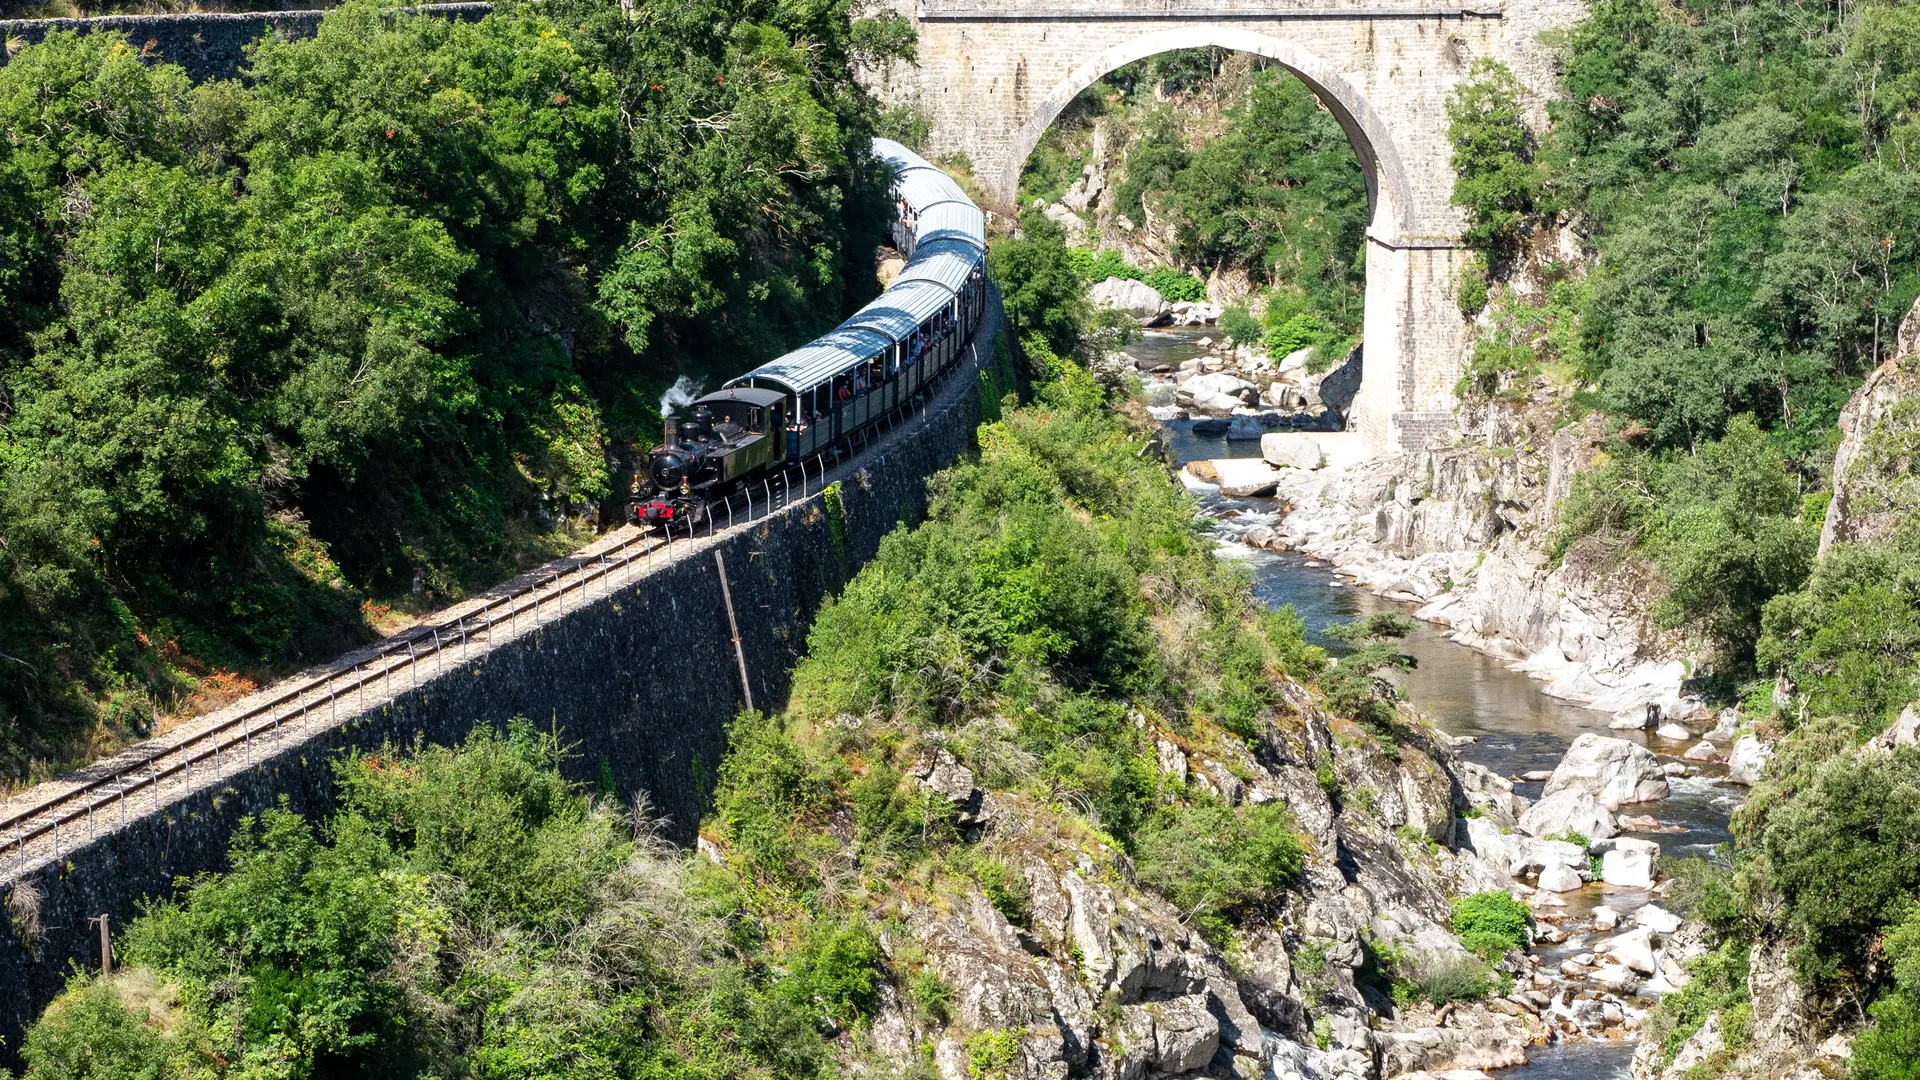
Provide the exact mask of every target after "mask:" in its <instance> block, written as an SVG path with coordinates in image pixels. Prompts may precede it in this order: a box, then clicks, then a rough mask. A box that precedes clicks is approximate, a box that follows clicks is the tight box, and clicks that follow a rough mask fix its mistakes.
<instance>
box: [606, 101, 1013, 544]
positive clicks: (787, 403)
mask: <svg viewBox="0 0 1920 1080" xmlns="http://www.w3.org/2000/svg"><path fill="white" fill-rule="evenodd" d="M874 151H875V153H877V154H878V155H879V156H880V157H881V158H882V159H884V160H886V161H887V162H889V163H890V164H891V165H892V166H893V167H894V173H895V176H896V178H897V179H896V185H895V192H896V194H897V196H898V198H899V200H900V205H901V215H900V219H899V221H897V222H896V223H895V226H894V241H895V244H896V246H897V247H898V248H899V249H900V251H901V253H902V254H903V255H904V256H905V257H906V266H905V268H904V269H903V270H902V271H901V272H900V275H899V277H897V278H895V279H894V281H893V282H892V283H891V284H890V285H889V286H888V287H887V289H886V290H885V291H884V292H882V293H881V294H880V296H879V297H878V298H876V299H875V300H874V301H873V302H872V303H870V304H868V305H867V306H866V307H864V308H861V309H860V310H859V311H858V312H856V313H854V315H853V317H851V318H849V319H847V320H846V321H845V322H843V323H841V324H840V325H839V326H838V327H835V328H834V329H833V330H831V331H829V332H828V333H827V334H825V335H823V336H821V337H819V338H816V339H815V340H813V341H811V342H809V343H808V344H806V345H803V346H801V347H800V348H798V349H795V350H794V351H792V352H790V353H787V354H786V355H784V356H781V357H779V358H777V359H775V360H773V361H771V362H769V363H767V364H763V365H761V366H760V367H757V368H755V369H753V370H752V371H749V372H747V373H746V374H744V375H741V376H740V377H738V378H736V379H734V380H732V381H730V382H728V383H727V384H726V386H725V387H723V388H722V389H720V390H719V391H717V392H715V393H712V394H709V395H707V396H706V397H703V398H700V399H699V400H698V401H695V402H694V403H693V405H692V406H690V415H691V417H692V422H691V424H683V425H676V424H674V423H673V422H672V421H669V424H668V431H667V439H666V441H665V443H663V444H662V445H661V446H660V447H658V448H656V449H655V450H654V451H653V452H652V453H651V454H650V455H649V468H648V481H649V482H648V484H647V487H649V488H650V489H651V490H650V491H645V492H643V491H641V490H640V485H639V483H638V482H637V481H636V491H635V496H636V498H635V505H634V513H635V517H636V519H638V520H640V521H642V522H660V521H674V520H679V519H682V518H686V517H689V516H691V517H695V518H698V517H700V516H702V514H703V511H704V506H705V504H706V503H707V502H708V501H711V500H713V499H717V498H724V497H725V496H726V495H727V494H728V493H729V492H731V491H732V490H735V489H736V488H737V487H738V486H739V485H740V483H741V482H743V481H745V480H748V479H752V478H757V477H759V476H761V475H764V474H766V473H767V472H769V471H777V470H779V469H781V468H784V467H787V466H790V465H793V464H797V463H800V462H804V461H806V460H808V459H810V458H812V457H814V456H815V455H817V454H820V453H822V452H824V451H826V450H829V449H831V448H834V447H836V446H843V445H845V444H847V443H849V442H851V441H852V440H853V439H855V438H856V437H857V436H858V435H859V434H860V433H861V432H862V431H864V430H866V429H868V428H870V427H872V426H873V425H875V424H876V423H878V422H880V421H881V420H882V418H884V417H886V416H887V415H888V414H890V413H892V412H894V411H895V410H896V409H899V408H900V407H901V406H903V405H906V404H908V403H910V402H911V401H913V400H914V398H915V397H917V396H918V395H921V394H923V393H925V392H926V391H927V389H928V388H929V387H930V386H932V384H933V383H934V382H935V381H936V380H937V379H938V378H939V377H940V375H941V374H943V373H944V372H946V371H947V370H948V369H949V368H951V367H953V366H954V365H955V364H957V363H958V362H959V361H960V359H961V356H962V352H963V350H964V349H965V348H966V347H967V346H968V344H969V343H970V340H971V338H972V333H973V329H974V327H975V326H976V325H977V324H978V321H979V317H980V314H981V312H982V311H984V310H985V308H986V300H987V288H986V217H985V215H984V214H982V213H981V212H980V210H979V208H978V207H976V206H974V205H973V202H972V200H970V199H968V198H967V196H966V193H965V192H964V191H962V190H961V189H960V186H959V185H958V184H956V183H954V182H953V179H952V178H951V177H949V176H947V175H946V174H945V173H943V172H941V171H940V170H938V169H936V168H934V167H933V166H932V165H930V164H928V163H927V162H926V161H925V160H923V159H922V158H921V157H920V156H919V155H917V154H915V153H913V152H912V151H910V150H908V149H907V148H906V147H904V146H901V145H900V144H899V143H896V142H893V141H891V140H888V139H875V140H874Z"/></svg>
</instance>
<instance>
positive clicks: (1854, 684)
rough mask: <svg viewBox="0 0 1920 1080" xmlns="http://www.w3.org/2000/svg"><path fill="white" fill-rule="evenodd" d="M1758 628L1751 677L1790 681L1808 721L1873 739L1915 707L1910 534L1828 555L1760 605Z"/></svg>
mask: <svg viewBox="0 0 1920 1080" xmlns="http://www.w3.org/2000/svg"><path fill="white" fill-rule="evenodd" d="M1760 625H1761V637H1760V643H1759V646H1758V647H1757V649H1756V659H1757V662H1758V664H1759V667H1760V670H1761V671H1763V672H1766V673H1768V674H1783V675H1785V676H1787V677H1788V678H1789V679H1791V680H1792V681H1793V683H1794V686H1795V687H1796V688H1797V689H1798V690H1799V692H1800V693H1802V694H1805V695H1806V698H1807V708H1808V711H1809V712H1810V713H1811V714H1812V715H1814V716H1844V717H1848V718H1850V719H1853V720H1855V721H1856V722H1858V724H1859V725H1860V728H1861V730H1862V733H1863V734H1872V733H1874V732H1877V731H1879V730H1881V729H1882V728H1884V727H1885V726H1886V725H1887V723H1888V722H1889V721H1891V720H1892V719H1893V718H1894V717H1895V716H1896V715H1898V713H1899V712H1900V710H1901V709H1902V708H1903V707H1905V706H1906V704H1907V703H1908V702H1910V701H1914V700H1916V699H1920V529H1915V528H1914V527H1912V526H1909V527H1908V528H1907V529H1905V530H1904V531H1903V534H1902V535H1901V536H1899V537H1897V538H1895V539H1894V540H1893V541H1891V542H1883V543H1878V544H1844V545H1841V546H1839V547H1837V548H1836V549H1835V550H1833V551H1831V552H1829V553H1828V554H1827V556H1826V557H1825V558H1823V559H1821V560H1820V561H1819V562H1818V563H1817V564H1815V566H1814V569H1813V574H1812V576H1811V577H1810V578H1808V580H1807V582H1806V584H1805V586H1804V587H1802V588H1800V589H1798V590H1796V591H1793V592H1787V593H1783V594H1781V595H1779V596H1776V597H1774V598H1773V599H1771V600H1769V601H1767V604H1766V608H1765V611H1764V613H1763V614H1762V616H1761V622H1760Z"/></svg>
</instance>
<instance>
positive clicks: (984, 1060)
mask: <svg viewBox="0 0 1920 1080" xmlns="http://www.w3.org/2000/svg"><path fill="white" fill-rule="evenodd" d="M966 1050H967V1075H968V1076H970V1077H973V1078H974V1080H1007V1077H1009V1076H1011V1075H1013V1066H1014V1064H1015V1063H1016V1062H1018V1061H1019V1060H1020V1040H1019V1039H1018V1038H1017V1037H1015V1035H1014V1033H1013V1032H1011V1031H976V1032H974V1033H973V1034H972V1035H969V1036H967V1042H966Z"/></svg>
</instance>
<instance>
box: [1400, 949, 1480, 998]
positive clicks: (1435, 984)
mask: <svg viewBox="0 0 1920 1080" xmlns="http://www.w3.org/2000/svg"><path fill="white" fill-rule="evenodd" d="M1397 966H1399V967H1402V968H1407V969H1408V970H1407V971H1406V972H1405V973H1404V974H1399V977H1397V978H1396V979H1395V980H1394V983H1393V999H1394V1000H1395V1001H1397V1002H1400V1003H1401V1004H1406V1003H1408V1002H1412V1001H1424V1002H1426V1003H1428V1004H1429V1005H1433V1006H1435V1007H1438V1006H1441V1005H1449V1004H1452V1003H1453V1002H1456V1001H1484V1000H1485V999H1486V998H1488V997H1489V996H1491V995H1492V994H1493V992H1494V991H1495V990H1497V989H1499V987H1500V979H1499V977H1498V976H1496V975H1495V974H1494V973H1493V971H1491V970H1489V969H1488V967H1487V965H1486V964H1484V963H1482V962H1480V961H1479V960H1476V959H1474V958H1473V957H1471V956H1448V955H1434V956H1425V957H1421V958H1419V959H1417V960H1414V961H1411V962H1409V961H1407V960H1405V959H1402V960H1401V961H1400V963H1399V965H1397ZM1397 974H1398V973H1397Z"/></svg>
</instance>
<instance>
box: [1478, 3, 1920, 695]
mask: <svg viewBox="0 0 1920 1080" xmlns="http://www.w3.org/2000/svg"><path fill="white" fill-rule="evenodd" d="M1917 18H1920V15H1916V12H1915V9H1914V8H1913V7H1912V6H1910V5H1903V4H1868V5H1862V6H1858V7H1852V6H1827V7H1816V8H1812V9H1809V8H1806V7H1804V6H1803V5H1798V4H1792V3H1784V2H1777V0H1748V2H1743V3H1739V4H1734V5H1719V6H1715V5H1702V4H1695V5H1686V4H1683V5H1681V7H1680V8H1678V9H1663V8H1660V7H1658V6H1657V5H1653V4H1650V3H1646V2H1644V0H1607V2H1605V3H1601V4H1597V5H1595V6H1594V7H1593V9H1592V12H1591V14H1590V16H1589V17H1588V18H1587V19H1586V20H1584V21H1583V22H1581V23H1580V24H1578V25H1577V26H1576V27H1575V28H1574V29H1573V30H1572V32H1571V33H1570V34H1569V35H1568V37H1567V40H1566V42H1565V49H1564V52H1565V62H1564V65H1563V72H1562V86H1561V93H1560V95H1559V96H1558V97H1557V98H1556V99H1555V100H1554V101H1553V102H1551V103H1550V105H1549V111H1550V114H1551V116H1552V118H1553V127H1552V130H1551V131H1550V133H1549V134H1548V135H1547V136H1546V138H1545V140H1544V143H1543V145H1542V146H1541V147H1540V148H1539V152H1538V154H1537V155H1533V156H1532V158H1531V160H1529V149H1528V147H1527V146H1526V145H1525V143H1524V140H1519V139H1517V138H1516V137H1513V136H1512V135H1511V134H1510V132H1511V128H1512V120H1513V119H1514V117H1515V116H1517V113H1515V111H1514V102H1515V100H1516V94H1515V93H1514V88H1513V87H1512V86H1510V85H1507V86H1505V89H1504V90H1503V89H1502V86H1503V85H1504V84H1506V83H1508V82H1509V81H1510V80H1508V79H1506V78H1505V77H1504V76H1503V75H1502V74H1501V73H1499V72H1497V71H1494V70H1492V69H1488V70H1486V71H1477V74H1478V76H1479V79H1478V81H1477V82H1476V84H1475V85H1474V86H1473V87H1471V88H1470V89H1469V90H1463V91H1462V93H1461V94H1460V95H1458V96H1457V97H1456V99H1455V114H1456V115H1455V116H1454V120H1455V125H1454V133H1455V144H1456V148H1457V150H1458V152H1459V154H1460V156H1461V161H1460V162H1459V163H1458V164H1459V166H1460V167H1461V168H1462V169H1463V170H1465V171H1464V172H1463V174H1462V175H1463V177H1464V178H1465V179H1464V180H1463V183H1464V184H1465V186H1464V187H1462V188H1460V189H1459V190H1460V192H1461V195H1460V198H1461V200H1462V201H1463V202H1464V204H1465V205H1467V206H1468V208H1469V211H1470V216H1471V217H1472V218H1473V220H1474V221H1475V222H1476V225H1475V228H1476V229H1478V230H1480V231H1481V232H1488V231H1489V230H1491V233H1490V235H1493V236H1497V237H1506V238H1507V239H1505V240H1502V241H1497V242H1498V243H1505V244H1508V245H1509V249H1510V246H1511V245H1512V244H1514V243H1517V242H1518V238H1519V236H1518V234H1519V232H1523V231H1524V229H1523V228H1521V227H1520V226H1519V225H1518V224H1517V219H1516V218H1515V217H1514V216H1513V215H1514V214H1524V212H1525V211H1526V210H1528V209H1529V208H1531V209H1532V210H1533V211H1535V212H1537V213H1552V214H1557V215H1558V216H1559V217H1560V218H1561V219H1562V220H1563V221H1564V222H1567V223H1569V224H1571V225H1572V226H1574V227H1575V228H1577V229H1579V230H1581V231H1582V232H1583V233H1585V234H1587V235H1588V236H1590V238H1591V243H1592V245H1593V246H1594V247H1595V248H1596V249H1597V250H1598V254H1599V258H1598V261H1597V263H1596V264H1595V265H1594V267H1593V268H1592V270H1591V271H1590V272H1589V273H1588V274H1587V275H1586V277H1585V278H1584V279H1583V280H1581V281H1579V282H1578V283H1577V285H1576V284H1575V283H1573V282H1561V283H1560V284H1557V285H1556V286H1555V287H1554V290H1553V294H1552V296H1551V297H1549V298H1547V302H1546V303H1545V304H1540V303H1538V302H1536V303H1534V304H1533V305H1532V306H1531V307H1532V310H1531V313H1529V314H1527V315H1524V316H1521V315H1519V314H1517V313H1518V312H1520V311H1521V309H1524V308H1527V307H1528V305H1527V304H1525V303H1520V302H1515V301H1511V300H1509V301H1507V302H1506V303H1504V304H1502V303H1496V305H1495V309H1494V312H1493V315H1494V316H1495V317H1494V318H1493V319H1491V320H1490V324H1491V325H1490V326H1489V327H1488V329H1487V330H1485V331H1483V332H1482V333H1481V335H1480V341H1479V343H1478V345H1477V347H1476V351H1475V355H1474V362H1473V364H1472V365H1470V370H1469V372H1468V375H1469V378H1468V380H1466V381H1464V382H1463V384H1462V389H1463V391H1465V392H1469V393H1485V394H1498V393H1503V392H1506V391H1509V390H1511V389H1513V388H1516V387H1518V386H1521V385H1523V384H1525V383H1527V382H1529V381H1531V380H1532V379H1533V378H1535V377H1536V376H1537V375H1538V374H1539V373H1540V371H1541V370H1542V369H1543V368H1545V369H1546V370H1549V371H1552V372H1554V373H1555V377H1556V378H1558V379H1561V380H1564V381H1568V382H1571V383H1573V384H1574V385H1575V386H1581V385H1584V386H1586V387H1588V388H1589V389H1588V390H1586V391H1583V392H1581V393H1578V394H1576V395H1575V398H1576V401H1577V403H1578V406H1581V407H1591V406H1597V407H1599V408H1601V409H1603V410H1605V411H1606V412H1607V413H1609V414H1610V415H1611V417H1612V418H1613V420H1614V430H1615V436H1616V438H1617V439H1618V445H1617V446H1616V448H1615V450H1614V453H1613V455H1612V461H1611V462H1610V463H1609V464H1608V465H1607V466H1606V468H1605V469H1604V470H1603V471H1602V472H1600V473H1598V474H1596V475H1594V476H1591V477H1588V478H1586V479H1584V480H1583V481H1582V485H1581V489H1580V490H1579V491H1577V492H1576V494H1575V497H1574V498H1572V499H1570V500H1569V501H1568V503H1567V504H1566V507H1565V512H1564V513H1563V521H1562V532H1561V534H1560V537H1559V540H1558V546H1559V548H1560V550H1561V551H1562V552H1566V551H1568V550H1569V549H1570V547H1571V546H1572V545H1573V544H1574V543H1575V542H1576V541H1579V540H1581V539H1582V538H1589V537H1590V538H1595V539H1597V540H1598V541H1599V544H1600V546H1601V547H1602V548H1610V549H1613V550H1615V551H1617V552H1632V553H1635V554H1638V555H1640V556H1643V557H1646V558H1649V559H1650V560H1652V561H1653V562H1655V563H1657V564H1658V565H1659V567H1660V568H1661V570H1662V571H1663V572H1664V575H1665V576H1666V578H1667V579H1668V582H1669V584H1670V586H1671V590H1670V592H1669V594H1668V596H1667V597H1666V599H1665V600H1664V601H1663V602H1662V604H1661V608H1660V612H1659V614H1660V616H1661V618H1662V621H1664V622H1665V623H1667V624H1668V625H1672V626H1684V627H1686V628H1688V629H1689V630H1692V631H1694V632H1696V633H1698V634H1699V635H1700V636H1702V637H1704V638H1705V639H1707V640H1708V641H1710V642H1712V643H1713V644H1715V645H1716V646H1718V652H1719V654H1720V655H1719V657H1718V658H1717V664H1716V666H1717V669H1718V673H1719V674H1720V675H1721V676H1723V678H1724V679H1725V680H1729V681H1738V680H1741V679H1746V678H1752V677H1755V676H1768V677H1771V676H1775V675H1782V674H1785V675H1788V676H1790V677H1791V678H1792V679H1793V680H1794V681H1795V683H1799V682H1801V681H1803V680H1804V681H1805V683H1806V689H1807V692H1808V693H1810V694H1811V695H1813V697H1814V698H1815V699H1817V700H1814V701H1810V702H1809V706H1810V707H1812V708H1815V709H1817V710H1818V711H1819V712H1821V713H1826V714H1832V713H1834V712H1846V713H1848V714H1850V715H1853V716H1855V717H1856V718H1857V719H1859V720H1860V721H1862V722H1863V724H1864V725H1865V727H1866V728H1869V729H1870V728H1872V727H1874V726H1876V725H1878V724H1881V723H1884V722H1885V721H1886V720H1887V719H1890V718H1891V716H1892V714H1893V713H1894V712H1897V711H1898V708H1899V706H1900V705H1902V704H1904V699H1902V700H1895V699H1896V698H1900V695H1901V693H1902V691H1900V690H1899V686H1901V685H1904V683H1903V681H1902V680H1903V679H1904V676H1903V675H1901V674H1900V671H1901V662H1902V661H1903V660H1904V659H1905V658H1907V657H1909V656H1911V655H1913V648H1914V646H1913V644H1912V637H1913V635H1912V631H1911V629H1910V628H1911V626H1912V625H1914V623H1915V620H1916V618H1920V605H1916V604H1915V603H1914V601H1912V600H1911V599H1908V598H1906V597H1905V592H1904V591H1903V586H1901V585H1900V582H1901V581H1902V580H1903V578H1902V575H1903V574H1904V573H1905V572H1906V571H1905V570H1904V569H1903V567H1904V566H1905V560H1904V559H1903V557H1902V556H1901V555H1899V554H1898V553H1895V552H1881V553H1872V554H1867V553H1845V552H1843V553H1840V554H1839V555H1837V556H1836V559H1835V560H1834V564H1833V565H1832V566H1831V567H1827V568H1823V569H1822V570H1821V572H1820V573H1819V575H1818V576H1817V577H1815V578H1812V579H1810V578H1809V573H1810V571H1811V570H1812V565H1811V558H1810V555H1811V546H1812V537H1813V536H1814V535H1815V534H1817V532H1818V530H1819V526H1820V519H1821V515H1822V513H1823V512H1824V510H1825V501H1824V499H1822V498H1808V497H1804V496H1806V495H1807V494H1808V493H1810V492H1818V491H1823V490H1824V489H1825V488H1826V487H1827V486H1828V477H1827V475H1826V471H1827V469H1828V467H1829V465H1830V462H1831V460H1832V453H1833V449H1834V445H1835V442H1836V440H1837V437H1838V431H1837V428H1836V426H1835V419H1836V417H1837V415H1838V411H1839V408H1840V405H1841V404H1842V403H1843V402H1844V401H1845V400H1846V397H1847V395H1848V394H1849V393H1850V392H1851V390H1852V389H1853V387H1854V386H1856V385H1857V384H1858V381H1859V379H1860V378H1861V376H1862V375H1863V374H1864V373H1865V372H1866V371H1867V370H1869V369H1870V368H1872V367H1873V366H1874V365H1876V364H1878V363H1880V362H1881V361H1882V360H1884V359H1885V358H1886V357H1887V356H1888V355H1889V353H1890V350H1891V349H1892V346H1893V343H1894V342H1893V327H1894V325H1895V324H1896V323H1897V322H1898V320H1899V318H1900V317H1901V316H1902V315H1904V314H1905V313H1906V311H1907V310H1908V309H1909V308H1910V307H1911V305H1912V304H1913V302H1914V299H1915V296H1916V295H1917V294H1920V218H1916V217H1915V216H1914V215H1915V214H1916V213H1920V201H1917V200H1916V196H1920V159H1916V157H1915V155H1914V145H1915V142H1914V140H1915V130H1916V129H1915V128H1914V119H1913V112H1912V107H1913V104H1914V101H1915V98H1914V89H1913V88H1914V87H1915V86H1916V85H1920V82H1916V80H1920V53H1916V52H1915V51H1914V50H1913V49H1912V48H1910V47H1909V46H1907V45H1906V44H1904V43H1905V42H1907V41H1909V40H1911V39H1913V38H1914V36H1915V33H1916V30H1920V22H1916V19H1917ZM1469 105H1471V106H1472V108H1471V109H1469V108H1468V107H1467V106H1469ZM1501 130H1505V131H1508V132H1509V135H1507V136H1500V135H1499V131H1501ZM1490 148H1491V149H1490ZM1516 230H1517V231H1516ZM1543 269H1544V270H1545V272H1547V273H1548V274H1549V276H1552V275H1554V274H1559V273H1562V272H1563V271H1561V270H1559V269H1557V268H1555V267H1554V266H1552V265H1546V266H1544V267H1543ZM1529 354H1531V355H1529ZM1576 411H1577V409H1576ZM1591 550H1592V549H1591V547H1589V549H1588V552H1589V553H1591ZM1902 550H1904V548H1903V549H1902ZM1763 624H1764V625H1763ZM1883 675H1884V676H1886V678H1885V679H1884V680H1883V679H1882V678H1881V676H1883ZM1879 683H1884V688H1882V686H1880V685H1875V684H1879Z"/></svg>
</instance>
